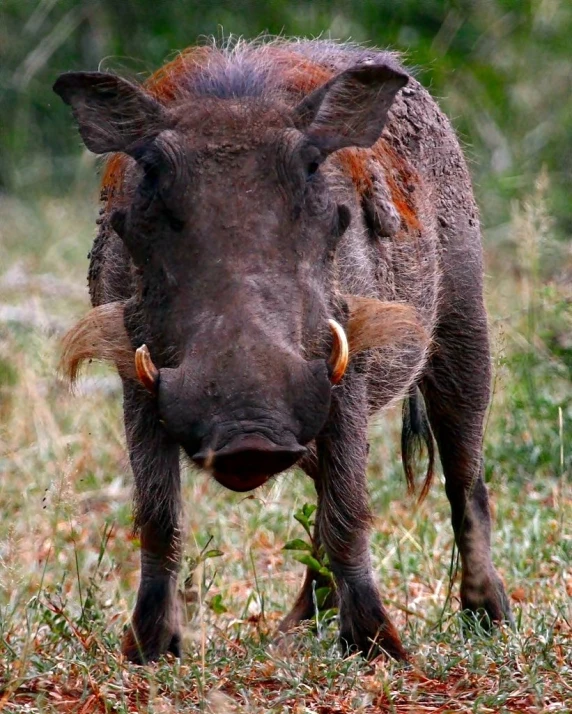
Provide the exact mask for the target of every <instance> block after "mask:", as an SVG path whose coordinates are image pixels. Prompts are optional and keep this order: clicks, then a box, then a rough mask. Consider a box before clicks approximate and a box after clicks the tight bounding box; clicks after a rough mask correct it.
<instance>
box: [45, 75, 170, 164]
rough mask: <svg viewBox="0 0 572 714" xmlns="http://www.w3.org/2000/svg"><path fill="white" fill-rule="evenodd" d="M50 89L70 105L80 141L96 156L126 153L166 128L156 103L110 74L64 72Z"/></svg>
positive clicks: (136, 88)
mask: <svg viewBox="0 0 572 714" xmlns="http://www.w3.org/2000/svg"><path fill="white" fill-rule="evenodd" d="M53 89H54V92H55V93H56V94H58V95H59V96H60V97H61V98H62V99H63V100H64V102H65V103H66V104H69V105H70V106H71V108H72V110H73V114H74V117H75V118H76V121H77V123H78V125H79V133H80V134H81V138H82V139H83V141H84V143H85V145H86V146H87V148H88V149H89V150H90V151H93V152H94V153H96V154H105V153H107V152H108V151H124V152H126V153H129V151H128V148H129V146H130V145H132V144H134V143H135V142H137V141H139V140H140V139H142V138H144V137H146V138H147V137H149V138H151V137H153V136H156V135H157V134H158V133H159V132H160V131H161V130H162V129H164V128H165V125H166V122H165V121H164V115H165V112H164V109H163V107H162V106H161V105H160V104H159V102H157V101H155V99H153V98H152V97H150V96H149V95H148V94H146V93H145V92H144V91H143V90H142V89H141V88H140V87H138V86H136V85H135V84H131V83H130V82H127V81H126V80H124V79H121V78H120V77H116V76H115V75H113V74H106V73H103V72H66V73H65V74H62V75H60V76H59V77H58V79H57V80H56V83H55V84H54V87H53Z"/></svg>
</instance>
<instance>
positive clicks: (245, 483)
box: [193, 434, 306, 491]
mask: <svg viewBox="0 0 572 714" xmlns="http://www.w3.org/2000/svg"><path fill="white" fill-rule="evenodd" d="M305 453H306V448H305V447H303V446H300V444H297V443H295V442H294V443H293V444H290V445H288V446H281V445H278V444H275V443H274V442H272V441H270V439H267V438H266V437H265V436H262V435H260V434H244V435H240V436H237V437H235V438H234V439H232V440H231V441H230V442H229V443H228V444H226V445H225V446H223V447H222V449H219V450H218V451H213V450H211V449H205V450H201V451H199V452H198V453H196V454H195V455H194V456H193V461H194V462H195V463H196V464H197V465H198V466H201V467H203V468H208V469H212V472H213V476H214V477H215V479H216V480H217V481H218V482H219V483H220V484H221V485H223V486H225V487H226V488H229V489H231V490H232V491H251V490H252V489H254V488H257V487H258V486H261V485H262V484H263V483H265V482H266V481H267V480H268V479H269V478H270V477H271V476H273V475H274V474H277V473H280V471H284V470H285V469H287V468H289V467H290V466H293V465H294V464H295V463H296V462H297V461H298V460H299V459H300V458H301V457H302V456H303V455H304V454H305Z"/></svg>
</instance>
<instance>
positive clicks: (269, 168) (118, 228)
mask: <svg viewBox="0 0 572 714" xmlns="http://www.w3.org/2000/svg"><path fill="white" fill-rule="evenodd" d="M406 81H407V77H406V75H405V74H402V73H401V72H399V71H398V70H396V69H394V68H392V67H389V66H386V65H375V64H362V65H358V66H356V67H354V68H352V69H349V70H347V71H344V72H342V73H341V74H338V75H337V76H335V77H334V78H333V79H331V80H330V81H328V82H326V83H325V84H324V85H323V86H321V87H320V88H318V89H317V90H315V91H314V92H312V93H311V94H310V95H308V96H307V97H306V98H305V99H304V100H303V101H302V102H301V103H299V104H298V106H296V107H295V108H294V109H292V107H289V106H288V105H287V104H286V103H283V102H279V101H276V99H272V100H269V99H268V98H267V97H265V95H264V93H263V92H260V93H258V92H257V91H256V88H253V89H252V91H249V88H248V87H241V90H240V92H239V93H238V95H237V94H236V93H233V91H231V90H232V81H231V82H230V83H229V82H227V83H226V85H225V87H223V89H220V88H219V89H217V86H216V82H214V81H213V82H212V86H211V85H208V83H207V86H205V87H202V88H200V92H198V90H197V89H196V88H195V89H194V90H193V91H191V92H190V93H189V95H188V96H182V98H181V100H180V101H175V102H172V103H170V104H169V105H168V106H165V105H163V104H162V103H160V102H159V101H157V100H156V99H154V98H153V97H151V96H150V94H148V93H146V92H145V91H144V90H143V89H142V88H140V87H138V86H135V85H134V84H131V83H129V82H127V81H125V80H123V79H120V78H119V77H117V76H114V75H111V74H103V73H97V72H95V73H68V74H64V75H62V76H61V77H60V78H59V79H58V81H57V82H56V84H55V87H54V89H55V91H56V92H57V93H58V94H59V95H60V96H61V97H62V98H63V100H64V101H65V102H67V103H68V104H70V105H71V106H72V108H73V112H74V115H75V117H76V119H77V122H78V124H79V129H80V133H81V136H82V138H83V140H84V142H85V145H86V146H87V147H88V148H89V149H90V150H91V151H93V152H95V153H97V154H103V153H107V152H122V153H124V154H127V155H128V156H129V157H131V159H132V161H131V162H130V164H129V166H128V168H127V170H126V172H125V176H124V180H123V186H122V190H121V195H120V196H119V198H118V199H117V200H116V202H115V204H114V210H113V213H112V214H111V215H110V216H109V218H108V220H109V223H110V225H111V227H112V228H113V230H114V231H115V233H116V234H117V235H118V236H119V237H120V238H121V240H122V241H123V243H124V245H125V247H126V248H127V251H128V253H129V256H130V259H131V262H132V264H133V276H134V278H133V281H134V289H133V293H134V295H133V298H132V299H131V300H129V301H127V302H126V303H124V304H122V305H121V306H116V307H117V309H116V307H113V308H109V306H102V308H100V309H99V310H100V312H99V317H101V316H102V315H103V314H104V313H103V312H102V311H104V310H107V311H108V313H109V312H110V311H113V310H115V311H116V317H117V316H118V315H119V312H117V310H119V311H120V314H121V320H116V323H117V324H119V323H122V326H123V327H124V329H125V333H123V336H120V334H119V333H120V332H121V329H118V330H116V331H115V333H114V336H113V338H112V339H111V345H112V346H111V352H114V356H113V355H112V358H114V359H115V361H116V362H117V363H118V362H120V361H121V360H120V359H119V358H117V354H119V352H121V350H123V352H124V353H127V354H130V355H131V356H130V360H131V363H132V364H133V365H134V366H133V368H132V369H131V370H130V369H128V368H127V367H125V360H123V372H124V373H126V376H128V377H137V378H138V379H139V380H140V381H141V382H142V383H143V384H144V385H145V386H146V387H147V389H148V390H149V391H150V392H151V393H152V394H153V395H154V398H155V399H156V405H157V409H158V414H159V418H160V420H161V422H162V423H163V425H164V428H165V429H166V430H167V431H168V432H169V433H170V435H171V436H172V437H173V438H174V439H175V440H177V441H178V442H179V443H180V444H181V445H182V446H183V447H184V449H185V451H186V452H187V454H188V455H189V456H190V457H191V459H193V461H194V462H195V463H197V464H198V465H199V466H202V467H204V468H208V469H209V470H212V472H213V474H214V476H215V477H216V479H217V480H218V481H219V482H220V483H222V484H223V485H225V486H227V487H228V488H231V489H233V490H236V491H244V490H249V489H252V488H255V487H256V486H258V485H260V484H261V483H263V482H264V481H266V480H267V479H268V478H269V477H270V476H272V475H273V474H276V473H278V472H280V471H283V470H284V469H286V468H288V467H290V466H292V465H293V464H294V463H296V461H298V460H299V459H300V458H301V457H302V455H303V454H304V453H305V451H306V448H305V447H306V445H307V444H308V443H309V442H310V441H311V440H312V439H314V438H315V437H316V435H317V434H318V433H319V432H320V430H321V429H322V428H323V426H324V424H325V422H326V419H327V417H328V412H329V407H330V393H331V388H332V382H333V383H336V382H338V381H339V380H340V379H341V378H342V376H343V372H344V369H345V366H346V363H347V341H346V337H345V332H344V330H343V329H342V328H341V327H340V325H339V324H338V323H339V322H341V323H342V324H344V325H345V327H346V329H347V332H348V334H350V333H351V331H352V330H353V334H354V338H353V339H354V342H356V343H360V340H361V343H360V349H363V348H365V347H368V346H371V345H369V344H367V342H368V340H367V339H364V336H363V335H364V330H365V331H366V332H367V328H365V327H364V324H365V323H366V322H368V323H371V315H372V311H373V312H375V311H376V310H378V312H379V309H380V306H381V307H382V308H383V307H384V308H385V309H386V310H389V311H391V310H393V311H394V312H393V313H392V315H393V317H394V318H395V316H396V314H397V312H400V311H401V312H400V317H401V320H402V322H403V321H407V320H409V322H410V323H411V315H410V314H409V313H408V312H407V309H405V308H404V306H396V305H394V306H387V305H385V306H384V305H382V304H381V303H378V305H377V306H376V308H375V309H373V310H372V305H371V302H372V301H369V307H367V306H366V307H365V308H363V309H364V310H365V312H367V314H368V316H369V317H368V319H367V320H366V319H365V318H364V316H363V314H362V315H361V318H360V317H359V314H358V313H359V309H358V310H357V311H356V310H355V304H354V303H352V302H351V300H350V301H348V300H344V299H340V296H339V295H337V292H336V289H335V286H334V285H333V281H332V269H331V268H332V264H333V259H334V254H335V251H336V246H337V244H338V241H339V240H340V237H341V236H342V235H343V233H344V231H345V230H346V228H347V227H348V225H349V223H350V220H351V215H350V210H349V209H348V208H347V207H346V206H345V205H339V204H337V203H336V201H335V200H334V198H333V196H332V192H331V190H330V189H329V187H328V180H327V177H326V176H324V175H323V173H322V171H321V170H320V165H321V164H322V162H323V161H324V160H325V159H326V158H327V157H328V156H329V155H330V154H331V153H332V152H335V151H337V150H339V149H342V148H345V147H369V146H371V145H372V144H373V143H374V142H375V141H376V140H377V139H378V138H379V136H380V134H381V131H382V129H383V126H384V124H385V121H386V117H387V112H388V110H389V107H390V106H391V103H392V101H393V99H394V97H395V94H396V93H397V91H398V90H399V89H400V88H401V87H402V86H403V85H404V84H405V83H406ZM229 87H230V89H229ZM197 92H198V93H197ZM237 96H238V98H237ZM366 302H367V301H366ZM374 302H375V301H374ZM358 303H359V301H358ZM358 303H356V304H358ZM348 305H349V309H348V307H347V306H348ZM362 307H363V306H362ZM352 310H354V313H355V314H354V315H353V317H354V324H353V327H352V325H351V324H349V323H348V316H349V317H350V319H351V317H352V314H353V313H352ZM396 311H397V312H396ZM362 312H363V310H362ZM96 317H97V314H96V315H95V317H94V316H93V315H92V317H91V318H90V319H92V321H93V320H94V319H95V318H96ZM107 317H108V318H109V314H108V315H107ZM333 318H336V320H333ZM360 324H361V327H360ZM84 326H85V325H84ZM123 327H122V329H123ZM378 327H379V324H378ZM101 329H102V330H103V332H105V329H108V328H105V327H102V328H101ZM360 330H361V332H360ZM103 332H102V334H103ZM370 332H373V330H370ZM93 334H94V333H93V331H92V332H91V334H90V338H91V340H92V345H93V344H94V340H93ZM360 335H361V337H360ZM387 336H388V335H384V336H382V335H378V336H377V338H376V339H377V340H378V341H379V340H380V339H386V338H387ZM75 340H76V345H75V348H74V349H75V350H76V352H75V353H74V354H73V355H72V356H71V357H70V363H74V364H76V363H77V362H78V361H79V359H81V358H82V356H83V357H85V356H86V354H83V353H82V354H79V353H80V352H81V349H79V348H78V347H77V332H76V335H75ZM105 340H107V344H108V348H109V343H110V340H109V336H107V337H105V338H104V337H102V344H103V342H104V341H105ZM370 341H371V340H370ZM374 341H375V340H374ZM350 342H351V334H350ZM135 348H138V349H137V351H136V353H135V356H134V355H133V351H134V349H135ZM351 348H352V345H351V344H350V349H351ZM78 350H79V351H78ZM92 351H93V352H94V354H95V356H101V354H97V349H95V348H93V347H92ZM72 352H73V350H72ZM87 352H89V349H88V350H87ZM101 352H105V350H101V349H100V353H101ZM78 355H79V356H78ZM87 356H89V355H87ZM103 356H106V355H105V354H104V355H103ZM68 357H69V355H68ZM74 360H75V362H74ZM118 366H120V365H119V364H118ZM72 370H73V368H72ZM120 372H121V369H120Z"/></svg>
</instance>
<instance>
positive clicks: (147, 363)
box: [135, 345, 159, 394]
mask: <svg viewBox="0 0 572 714" xmlns="http://www.w3.org/2000/svg"><path fill="white" fill-rule="evenodd" d="M135 373H136V374H137V379H138V380H139V381H140V382H141V384H142V385H143V386H144V387H145V388H146V389H148V390H149V391H150V392H152V393H153V394H155V392H156V391H157V382H158V381H159V370H158V369H157V367H155V365H154V364H153V360H152V359H151V355H150V354H149V349H148V348H147V345H141V347H139V348H138V349H137V350H136V351H135Z"/></svg>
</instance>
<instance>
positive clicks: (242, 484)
mask: <svg viewBox="0 0 572 714" xmlns="http://www.w3.org/2000/svg"><path fill="white" fill-rule="evenodd" d="M213 476H214V478H215V480H216V481H217V482H218V483H220V485H221V486H224V487H225V488H228V489H229V490H230V491H235V492H236V493H245V492H246V491H253V490H254V489H255V488H258V487H259V486H262V484H265V483H266V482H267V481H268V479H269V478H270V476H267V475H259V476H252V477H250V478H248V479H246V478H241V477H240V476H236V475H234V474H221V473H218V472H217V471H214V472H213Z"/></svg>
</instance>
